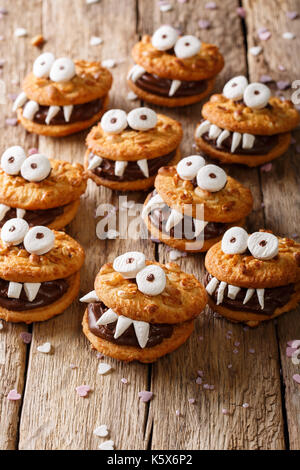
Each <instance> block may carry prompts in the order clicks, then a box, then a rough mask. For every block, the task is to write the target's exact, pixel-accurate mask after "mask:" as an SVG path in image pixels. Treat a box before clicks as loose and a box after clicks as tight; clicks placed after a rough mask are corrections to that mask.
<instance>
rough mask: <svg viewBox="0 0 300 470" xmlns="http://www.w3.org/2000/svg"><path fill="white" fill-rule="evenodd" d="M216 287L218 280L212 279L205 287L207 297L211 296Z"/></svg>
mask: <svg viewBox="0 0 300 470" xmlns="http://www.w3.org/2000/svg"><path fill="white" fill-rule="evenodd" d="M218 285H219V281H218V279H217V278H216V277H213V278H212V279H211V280H210V281H209V283H208V284H207V286H206V292H208V294H209V295H213V293H214V292H215V290H216V288H217V287H218Z"/></svg>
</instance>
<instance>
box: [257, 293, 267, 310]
mask: <svg viewBox="0 0 300 470" xmlns="http://www.w3.org/2000/svg"><path fill="white" fill-rule="evenodd" d="M256 294H257V298H258V302H259V305H260V308H261V309H262V310H263V309H264V308H265V289H256Z"/></svg>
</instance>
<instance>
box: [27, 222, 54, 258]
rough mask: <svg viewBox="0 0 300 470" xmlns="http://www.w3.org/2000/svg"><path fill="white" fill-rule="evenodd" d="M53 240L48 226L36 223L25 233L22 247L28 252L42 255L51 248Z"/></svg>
mask: <svg viewBox="0 0 300 470" xmlns="http://www.w3.org/2000/svg"><path fill="white" fill-rule="evenodd" d="M54 241H55V237H54V234H53V232H52V230H50V228H48V227H44V226H42V225H37V226H36V227H33V228H31V229H30V230H29V231H28V232H27V233H26V235H25V238H24V247H25V250H26V251H28V253H32V254H35V255H44V254H45V253H47V252H48V251H50V250H51V249H52V248H53V246H54Z"/></svg>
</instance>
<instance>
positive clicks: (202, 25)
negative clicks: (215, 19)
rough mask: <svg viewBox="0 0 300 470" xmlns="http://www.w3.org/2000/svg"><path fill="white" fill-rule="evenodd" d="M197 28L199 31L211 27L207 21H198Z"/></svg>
mask: <svg viewBox="0 0 300 470" xmlns="http://www.w3.org/2000/svg"><path fill="white" fill-rule="evenodd" d="M198 26H199V28H200V29H209V28H210V27H211V22H210V21H209V20H199V21H198Z"/></svg>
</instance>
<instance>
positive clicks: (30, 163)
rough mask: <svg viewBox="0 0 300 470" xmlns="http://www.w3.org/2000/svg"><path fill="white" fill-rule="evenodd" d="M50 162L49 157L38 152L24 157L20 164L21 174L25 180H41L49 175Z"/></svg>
mask: <svg viewBox="0 0 300 470" xmlns="http://www.w3.org/2000/svg"><path fill="white" fill-rule="evenodd" d="M50 171H51V164H50V161H49V159H48V158H47V157H46V156H45V155H42V154H40V153H35V154H34V155H31V156H30V157H28V158H26V160H25V161H24V163H23V164H22V166H21V175H22V176H23V178H24V179H25V180H27V181H35V182H38V181H42V180H44V179H45V178H47V176H48V175H49V173H50Z"/></svg>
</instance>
